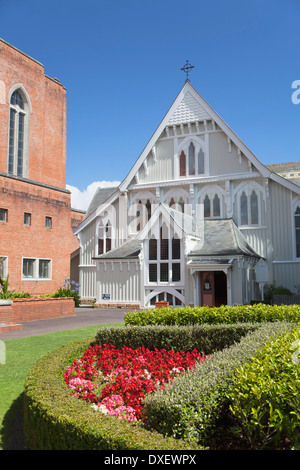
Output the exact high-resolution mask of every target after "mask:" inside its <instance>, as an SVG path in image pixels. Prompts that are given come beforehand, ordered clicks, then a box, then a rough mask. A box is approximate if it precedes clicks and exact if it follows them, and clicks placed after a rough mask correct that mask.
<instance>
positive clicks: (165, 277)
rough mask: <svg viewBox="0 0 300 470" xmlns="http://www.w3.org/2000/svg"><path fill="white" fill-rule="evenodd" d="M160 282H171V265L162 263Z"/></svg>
mask: <svg viewBox="0 0 300 470" xmlns="http://www.w3.org/2000/svg"><path fill="white" fill-rule="evenodd" d="M160 282H169V263H160Z"/></svg>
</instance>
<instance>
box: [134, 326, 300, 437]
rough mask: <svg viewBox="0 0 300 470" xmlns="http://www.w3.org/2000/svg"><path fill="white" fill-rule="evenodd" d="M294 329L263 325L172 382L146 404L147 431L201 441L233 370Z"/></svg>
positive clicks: (208, 432)
mask: <svg viewBox="0 0 300 470" xmlns="http://www.w3.org/2000/svg"><path fill="white" fill-rule="evenodd" d="M293 328H295V325H293V324H291V323H281V322H277V323H265V324H262V325H259V327H258V328H257V329H256V331H254V332H253V333H251V334H248V335H246V336H245V337H244V338H243V339H242V340H241V342H240V343H239V344H234V345H232V346H230V347H229V348H227V349H224V350H222V351H217V352H216V353H214V354H213V355H212V356H211V357H210V358H209V359H206V360H205V361H204V362H203V363H202V364H199V365H198V366H196V367H195V368H194V369H193V370H191V371H187V372H185V373H184V375H183V376H182V377H180V378H175V379H174V380H173V382H172V383H171V384H168V385H167V386H166V387H165V389H164V390H163V391H161V390H158V391H156V392H155V393H153V394H151V395H149V396H148V397H147V398H146V400H145V406H144V409H143V415H144V416H145V417H146V419H147V424H148V426H149V428H151V429H156V430H157V431H158V432H160V433H162V434H164V435H169V436H173V437H177V438H182V439H188V440H195V441H198V442H199V441H201V443H202V444H203V445H205V442H207V439H208V438H209V437H210V435H211V434H212V433H213V431H214V429H215V426H216V423H217V420H218V418H219V417H220V415H221V411H222V407H223V406H224V404H225V403H226V400H227V398H226V392H227V391H228V389H229V387H230V386H231V385H232V382H233V381H234V378H233V377H234V372H235V370H236V369H237V368H238V367H239V366H241V365H243V364H245V363H247V362H249V361H250V360H251V358H252V357H253V356H254V355H255V353H256V352H257V351H258V350H259V349H260V348H261V347H263V346H264V345H265V343H266V341H267V340H268V339H270V338H271V337H276V336H279V335H281V334H284V333H285V332H286V331H290V330H291V329H293Z"/></svg>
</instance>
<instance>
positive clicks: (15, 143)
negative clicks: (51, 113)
mask: <svg viewBox="0 0 300 470" xmlns="http://www.w3.org/2000/svg"><path fill="white" fill-rule="evenodd" d="M27 132H28V103H27V100H26V98H25V95H24V93H22V91H21V90H19V89H18V90H15V91H14V92H13V94H12V95H11V99H10V110H9V146H8V173H10V174H12V175H15V176H21V177H22V176H23V177H24V176H26V175H27V154H26V143H27Z"/></svg>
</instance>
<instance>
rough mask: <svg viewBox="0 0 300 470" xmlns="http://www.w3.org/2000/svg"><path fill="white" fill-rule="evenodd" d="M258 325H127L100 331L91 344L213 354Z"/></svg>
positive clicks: (237, 340)
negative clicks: (195, 350)
mask: <svg viewBox="0 0 300 470" xmlns="http://www.w3.org/2000/svg"><path fill="white" fill-rule="evenodd" d="M257 327H258V325H253V324H248V323H244V324H236V325H185V326H178V325H167V326H165V325H158V326H154V325H148V326H126V327H125V328H115V327H109V328H101V330H99V331H98V333H97V334H96V337H95V341H94V342H93V344H98V345H103V344H114V345H115V346H116V347H117V348H122V347H123V346H126V345H130V347H131V348H138V347H139V346H141V345H142V346H144V347H145V348H149V349H155V348H157V349H161V348H164V349H173V350H174V351H181V350H183V351H192V350H193V349H197V351H199V352H201V353H202V354H212V353H213V352H215V351H217V350H221V349H224V348H226V347H228V346H230V345H231V344H233V343H234V342H239V341H240V339H241V338H242V337H243V336H245V335H246V334H247V333H250V332H252V331H254V330H255V329H257Z"/></svg>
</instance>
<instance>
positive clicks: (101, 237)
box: [98, 221, 112, 255]
mask: <svg viewBox="0 0 300 470" xmlns="http://www.w3.org/2000/svg"><path fill="white" fill-rule="evenodd" d="M111 249H112V227H111V223H110V221H108V222H107V223H106V225H103V223H102V222H101V224H100V226H99V230H98V255H103V253H107V252H108V251H110V250H111Z"/></svg>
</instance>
